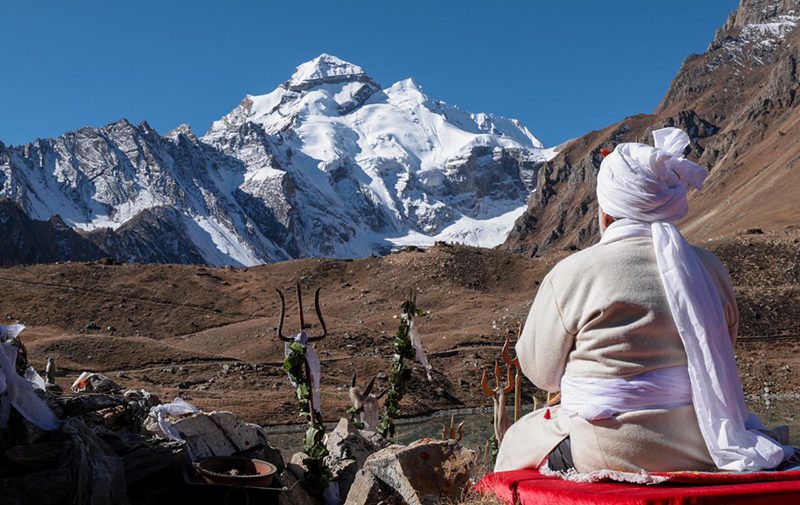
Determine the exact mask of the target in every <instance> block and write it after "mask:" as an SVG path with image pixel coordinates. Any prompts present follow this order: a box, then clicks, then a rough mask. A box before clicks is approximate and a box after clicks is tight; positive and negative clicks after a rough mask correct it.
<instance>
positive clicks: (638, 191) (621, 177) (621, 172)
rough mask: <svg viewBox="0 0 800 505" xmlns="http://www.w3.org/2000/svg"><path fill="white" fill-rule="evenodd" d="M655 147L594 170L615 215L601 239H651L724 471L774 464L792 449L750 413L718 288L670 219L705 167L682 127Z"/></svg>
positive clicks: (697, 404) (704, 425)
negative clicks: (687, 154) (694, 157)
mask: <svg viewBox="0 0 800 505" xmlns="http://www.w3.org/2000/svg"><path fill="white" fill-rule="evenodd" d="M653 139H654V140H655V147H650V146H647V145H644V144H636V143H625V144H620V145H618V146H617V147H616V149H614V152H612V153H611V154H609V155H608V156H606V157H605V158H604V159H603V162H602V163H601V165H600V171H599V172H598V175H597V201H598V204H599V205H600V208H601V209H602V210H603V211H604V212H606V213H607V214H609V215H611V216H613V217H614V218H616V219H617V220H616V221H615V222H614V223H612V224H611V225H610V226H609V227H608V229H607V230H606V231H605V233H604V234H603V237H602V239H601V241H600V242H601V244H602V243H610V242H613V241H617V240H622V239H625V238H629V237H642V236H650V237H652V238H653V247H654V249H655V254H656V259H657V262H658V270H659V274H660V276H661V281H662V283H663V285H664V291H665V293H666V296H667V300H668V302H669V307H670V312H671V313H672V318H673V319H674V321H675V325H676V326H677V328H678V333H679V334H680V338H681V341H682V342H683V346H684V348H685V350H686V356H687V360H688V371H689V379H690V380H691V384H692V403H693V404H694V408H695V412H696V413H697V421H698V424H699V426H700V431H701V433H702V434H703V439H704V440H705V442H706V447H707V448H708V452H709V453H710V455H711V458H712V459H713V461H714V463H715V464H716V465H717V467H718V468H720V469H722V470H733V471H746V470H750V471H758V470H763V469H768V468H775V467H776V466H778V465H779V464H780V463H781V462H783V461H785V460H787V459H789V458H791V457H792V455H793V454H794V449H793V448H792V447H789V446H783V445H781V444H779V443H778V442H776V441H775V440H773V439H771V438H770V437H768V436H766V435H765V434H763V433H761V432H760V431H759V430H764V429H765V428H764V426H763V424H761V421H760V420H759V419H758V417H756V416H754V415H752V414H750V413H749V412H748V411H747V406H746V405H745V403H744V393H743V391H742V384H741V382H740V380H739V373H738V371H737V369H736V359H735V357H734V353H733V344H732V343H731V339H730V335H729V332H728V324H727V322H726V319H725V313H724V310H723V307H722V303H721V301H720V298H719V294H718V293H717V289H716V286H715V284H714V282H713V281H712V279H711V277H710V276H709V274H708V271H707V270H706V268H705V266H704V265H703V263H702V262H701V261H700V258H699V257H698V256H697V253H695V251H694V249H693V248H692V247H691V246H690V245H689V243H688V242H686V239H684V237H683V235H681V233H680V232H679V231H678V229H677V228H675V225H673V224H672V221H675V220H678V219H680V218H682V217H684V216H685V215H686V213H687V212H688V209H689V204H688V201H687V199H686V192H687V190H688V187H689V186H692V187H694V188H695V189H697V190H700V189H702V187H703V181H704V180H705V178H706V177H707V175H708V174H707V172H706V171H705V169H703V167H701V166H699V165H697V164H696V163H694V162H692V161H690V160H687V159H686V158H684V157H683V152H684V151H685V150H686V147H687V146H688V145H689V136H688V135H687V134H686V132H684V131H682V130H680V129H678V128H663V129H661V130H656V131H654V132H653Z"/></svg>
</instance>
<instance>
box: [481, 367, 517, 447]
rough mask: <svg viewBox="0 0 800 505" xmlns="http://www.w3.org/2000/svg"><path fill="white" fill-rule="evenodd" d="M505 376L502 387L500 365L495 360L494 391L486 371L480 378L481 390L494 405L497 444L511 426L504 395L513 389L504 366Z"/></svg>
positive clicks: (507, 368)
mask: <svg viewBox="0 0 800 505" xmlns="http://www.w3.org/2000/svg"><path fill="white" fill-rule="evenodd" d="M506 374H507V375H508V385H507V386H505V387H503V384H502V383H501V382H500V364H499V363H498V362H497V360H495V361H494V378H495V382H496V384H497V386H496V387H495V388H494V389H492V388H490V387H489V384H488V379H487V376H486V370H484V371H483V377H482V378H481V389H482V390H483V392H484V393H486V394H487V395H488V396H491V397H492V403H493V404H494V434H495V436H496V437H497V442H498V443H500V442H502V441H503V435H505V434H506V430H508V428H509V427H510V426H511V420H510V419H509V418H508V412H506V395H507V394H508V393H510V392H511V390H512V389H513V388H514V383H513V382H512V381H511V367H510V366H509V365H506Z"/></svg>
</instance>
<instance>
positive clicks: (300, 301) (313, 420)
mask: <svg viewBox="0 0 800 505" xmlns="http://www.w3.org/2000/svg"><path fill="white" fill-rule="evenodd" d="M295 289H296V290H297V311H298V312H299V314H300V331H303V330H305V329H306V328H310V325H306V321H305V318H304V317H303V294H302V293H301V292H300V281H297V282H296V283H295ZM320 289H322V288H317V292H316V294H315V295H314V308H315V309H316V311H317V319H319V323H320V325H322V335H319V336H316V337H308V342H318V341H320V340H322V339H323V338H325V337H327V336H328V327H327V326H325V320H324V319H323V318H322V311H320V309H319V291H320ZM275 291H277V292H278V296H280V298H281V319H280V322H279V323H278V338H279V339H281V340H282V341H284V342H294V339H292V338H291V337H286V336H284V334H283V320H284V318H285V317H286V300H285V299H284V297H283V293H282V292H281V290H280V289H276V290H275ZM303 368H304V371H305V374H306V377H307V378H308V380H309V382H310V386H311V387H312V388H313V387H314V385H313V381H311V368H310V367H309V366H308V360H305V363H304V367H303ZM308 406H309V412H311V423H312V424H313V425H315V426H316V424H317V423H316V416H315V415H314V392H313V391H309V395H308Z"/></svg>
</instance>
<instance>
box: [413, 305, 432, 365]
mask: <svg viewBox="0 0 800 505" xmlns="http://www.w3.org/2000/svg"><path fill="white" fill-rule="evenodd" d="M408 318H409V322H408V335H409V337H411V345H413V346H414V350H415V351H416V353H417V361H419V362H420V364H422V366H423V367H425V374H426V375H427V376H428V380H429V381H432V380H433V377H432V376H431V365H430V364H429V363H428V355H427V354H425V348H424V347H422V340H421V339H420V338H419V329H418V328H417V317H416V316H415V315H413V314H409V315H408Z"/></svg>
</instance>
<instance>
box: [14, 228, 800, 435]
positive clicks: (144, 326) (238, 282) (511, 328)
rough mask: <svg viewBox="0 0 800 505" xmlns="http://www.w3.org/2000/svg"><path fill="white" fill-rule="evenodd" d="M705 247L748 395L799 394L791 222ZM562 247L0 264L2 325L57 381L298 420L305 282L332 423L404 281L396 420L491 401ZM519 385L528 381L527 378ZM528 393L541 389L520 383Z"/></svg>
mask: <svg viewBox="0 0 800 505" xmlns="http://www.w3.org/2000/svg"><path fill="white" fill-rule="evenodd" d="M701 245H703V246H704V247H706V248H708V249H710V250H712V251H713V252H715V253H716V254H717V255H719V257H720V258H721V259H722V260H723V262H724V263H725V264H726V265H727V266H728V268H729V269H730V271H731V276H732V279H733V282H734V285H735V287H736V293H737V297H738V301H739V307H740V312H741V323H740V328H741V330H740V333H741V338H740V340H739V343H738V344H737V353H738V358H739V366H740V370H741V372H742V380H743V383H744V386H745V389H746V391H747V392H748V393H751V394H755V395H759V396H760V395H761V394H763V392H764V388H767V389H768V392H769V393H770V394H773V395H774V394H778V395H790V397H792V398H794V396H792V395H797V394H798V393H800V379H799V378H798V375H797V371H796V368H797V364H796V362H795V361H796V360H795V358H794V356H795V355H796V352H797V350H798V349H800V323H798V321H800V309H798V307H800V270H798V268H800V267H799V266H798V265H800V230H795V229H785V230H781V231H774V232H762V231H761V230H751V231H750V232H749V233H740V234H732V235H729V236H726V237H723V238H720V239H715V240H713V241H706V242H702V243H701ZM567 254H569V251H563V252H557V253H554V254H550V255H547V256H546V257H543V258H524V257H521V256H519V255H517V254H512V253H508V252H505V251H499V250H490V249H480V248H473V247H466V246H450V245H443V244H440V245H436V246H434V247H431V248H429V249H427V250H425V251H423V250H419V249H410V250H405V251H402V252H398V253H395V254H391V255H388V256H385V257H374V258H365V259H360V260H352V261H349V260H336V259H304V260H296V261H290V262H282V263H278V264H272V265H265V266H258V267H250V268H246V267H245V268H234V267H228V268H209V267H203V266H181V265H138V264H117V263H116V262H113V261H110V260H105V261H100V262H91V263H61V264H50V265H21V266H14V267H6V268H2V269H0V289H2V291H3V296H2V297H0V319H2V322H3V323H4V324H10V323H11V322H16V321H19V322H21V323H23V324H26V325H27V326H28V329H26V330H25V332H24V333H23V341H24V343H25V345H26V346H27V348H28V351H29V355H30V356H31V359H32V362H33V364H34V365H35V366H36V367H37V368H38V369H40V370H42V369H43V368H44V365H45V361H46V358H47V357H51V356H52V357H55V359H56V363H57V365H58V366H59V367H60V368H61V369H62V370H63V371H64V372H65V375H64V376H63V377H59V379H58V381H59V383H60V384H61V385H62V386H63V387H64V388H65V389H66V388H67V387H68V386H69V385H70V384H71V383H72V381H74V380H75V378H76V377H77V375H78V374H79V373H80V372H83V371H87V370H88V371H96V372H102V373H104V374H106V375H108V376H110V377H111V378H113V379H115V380H119V381H120V382H122V383H124V384H125V385H126V387H129V388H135V389H141V388H144V389H147V390H148V391H153V392H155V393H156V394H158V395H159V396H160V397H161V398H166V399H169V398H172V397H174V396H181V397H183V398H185V399H187V400H190V401H191V402H193V403H194V404H196V405H198V406H199V407H201V408H204V409H206V410H215V409H224V410H231V411H233V412H234V413H236V414H237V415H240V416H241V417H243V418H244V419H246V420H248V421H251V422H256V423H259V424H265V425H274V424H282V423H292V422H296V421H297V419H296V416H295V414H294V396H293V389H292V388H291V386H290V385H289V383H288V380H287V377H286V373H285V371H284V370H283V368H282V360H283V344H282V343H281V342H280V341H278V339H277V337H276V336H275V330H276V326H277V323H278V321H277V316H278V311H279V305H278V303H279V300H278V296H277V294H276V293H275V289H282V290H283V291H284V292H285V293H286V294H287V295H288V296H287V300H288V307H287V313H288V317H287V327H286V332H292V331H296V329H297V326H298V321H297V316H296V307H295V303H294V301H293V300H294V294H293V289H294V283H295V281H299V282H300V283H301V285H302V286H303V289H304V293H305V298H304V305H305V308H306V315H307V318H306V321H307V322H310V323H311V324H312V328H311V330H310V331H311V332H313V333H315V332H317V331H319V323H318V321H316V318H315V317H314V316H313V315H312V314H313V297H312V296H311V294H312V291H311V290H312V289H314V288H316V287H321V288H322V292H321V296H320V298H321V303H322V312H323V316H324V318H325V321H326V322H327V324H328V328H329V330H330V334H329V336H328V337H327V338H326V339H325V340H323V341H322V342H321V343H318V344H316V347H317V349H318V351H319V354H320V357H321V360H322V392H323V395H322V398H323V402H324V414H325V418H326V419H327V420H331V421H333V420H336V419H338V418H339V417H340V416H343V415H345V411H346V409H347V408H348V406H349V400H348V391H347V386H348V385H349V383H350V379H351V375H352V373H353V372H357V373H358V376H359V377H360V378H361V379H360V380H361V381H365V380H366V378H368V377H371V376H373V375H378V381H377V385H376V388H378V389H382V388H383V387H385V386H386V385H387V384H388V380H387V374H388V372H389V367H390V362H391V356H392V337H393V335H394V333H395V331H396V329H397V325H398V322H399V320H398V319H397V318H396V317H397V316H398V315H399V313H400V310H399V306H400V304H401V303H402V301H403V300H404V298H405V297H406V296H407V293H408V291H409V289H410V288H411V287H415V288H417V289H418V290H419V295H418V303H419V305H420V306H421V307H422V308H423V309H425V310H426V311H429V312H430V315H429V316H428V317H426V318H423V319H421V320H420V332H421V335H422V339H423V343H424V345H425V348H426V349H427V351H428V354H429V358H430V361H431V364H432V366H433V369H434V374H433V381H432V382H428V380H427V379H426V377H425V372H424V370H423V369H422V368H421V366H420V365H419V364H415V365H414V375H413V384H412V386H411V390H410V393H409V395H408V396H407V397H406V398H405V399H404V400H403V402H402V409H403V410H402V414H403V416H415V415H420V414H424V413H428V412H431V411H434V410H443V409H452V408H461V407H475V406H489V404H490V402H489V399H488V398H487V397H486V396H485V395H483V393H481V391H480V375H481V370H482V369H483V368H487V367H489V366H491V364H492V363H493V361H494V360H495V359H499V357H500V347H501V345H502V343H503V339H504V337H505V336H506V335H510V336H511V337H512V338H515V336H516V331H517V328H518V325H519V322H520V321H521V320H523V319H524V317H525V316H526V315H527V311H528V308H529V307H530V304H531V302H532V300H533V297H534V296H535V294H536V289H537V283H538V282H539V281H540V280H541V279H542V278H543V277H544V275H545V274H546V273H547V271H549V269H550V268H551V267H552V266H553V265H554V264H555V263H556V262H557V261H558V260H559V259H560V258H562V257H564V256H566V255H567ZM526 382H527V381H526ZM524 391H525V398H526V402H528V403H530V402H531V401H532V399H531V397H532V395H534V394H537V395H542V394H543V393H541V392H536V391H535V390H534V389H533V387H532V386H531V385H530V384H529V383H526V385H525V389H524Z"/></svg>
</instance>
